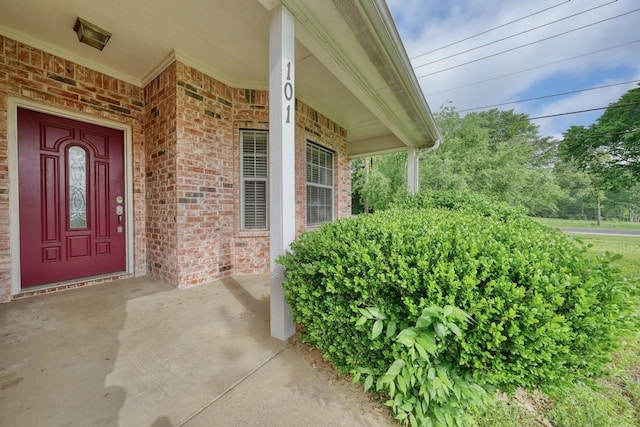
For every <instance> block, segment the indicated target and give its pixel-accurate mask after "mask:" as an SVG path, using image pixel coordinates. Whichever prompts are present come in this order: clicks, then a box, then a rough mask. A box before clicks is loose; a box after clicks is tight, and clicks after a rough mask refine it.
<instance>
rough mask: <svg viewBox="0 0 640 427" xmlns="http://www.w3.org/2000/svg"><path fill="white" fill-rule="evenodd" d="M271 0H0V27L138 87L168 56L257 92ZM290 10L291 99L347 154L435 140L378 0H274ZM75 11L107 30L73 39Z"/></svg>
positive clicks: (263, 79)
mask: <svg viewBox="0 0 640 427" xmlns="http://www.w3.org/2000/svg"><path fill="white" fill-rule="evenodd" d="M277 3H279V2H278V1H274V0H233V1H228V0H190V1H186V2H185V1H175V0H136V1H131V0H110V1H87V0H56V1H50V0H21V1H15V0H0V10H2V13H0V33H2V34H4V35H6V36H8V37H11V38H14V39H17V40H19V41H22V42H25V43H28V44H31V45H34V46H36V47H38V48H41V49H43V50H45V51H48V52H51V53H53V54H56V55H59V56H61V57H63V58H66V59H69V60H72V61H74V62H78V63H81V64H83V65H85V66H88V67H91V68H94V69H96V70H99V71H102V72H104V73H107V74H109V75H112V76H114V77H117V78H120V79H122V80H125V81H128V82H131V83H134V84H137V85H140V86H142V85H145V84H146V83H147V82H148V81H150V80H151V79H152V78H153V77H155V75H157V73H158V72H159V71H161V70H162V69H163V68H164V67H165V66H166V65H168V64H169V63H170V62H171V61H173V59H176V58H177V59H179V60H180V61H182V62H184V63H186V64H188V65H191V66H194V67H196V68H198V69H200V70H201V71H203V72H206V73H207V74H209V75H211V76H213V77H215V78H217V79H219V80H221V81H223V82H224V83H226V84H228V85H230V86H233V87H243V88H254V89H267V88H268V75H269V51H268V49H269V46H268V44H269V40H268V39H269V11H268V8H269V7H271V6H272V5H274V4H277ZM283 3H284V4H285V5H286V6H287V7H288V8H289V9H290V10H291V11H292V13H293V14H294V15H295V17H296V39H297V41H296V96H297V97H298V98H299V99H301V100H302V101H304V102H305V103H307V104H309V105H310V106H312V107H313V108H315V109H316V110H318V111H319V112H321V113H322V114H324V115H326V116H327V117H329V118H331V119H332V120H334V121H335V122H337V123H338V124H340V125H341V126H343V127H345V128H346V129H347V132H348V151H349V155H351V156H363V155H368V154H373V153H381V152H389V151H398V150H402V149H404V148H405V147H407V146H420V147H422V146H431V145H433V144H434V142H435V140H436V139H437V138H438V137H439V133H438V130H437V128H436V126H435V124H434V123H433V118H432V116H431V112H430V111H429V107H428V106H427V104H426V101H425V100H424V97H423V95H422V93H421V92H420V88H419V86H418V84H417V81H416V79H415V76H414V74H413V71H412V70H411V66H410V64H409V61H408V59H407V58H406V54H405V52H404V49H403V48H402V45H401V42H400V39H399V37H398V35H397V32H396V30H395V26H394V25H393V22H392V21H391V18H390V14H389V12H388V9H387V7H386V4H385V3H384V1H382V0H333V1H328V0H323V1H308V0H283ZM78 16H80V17H82V18H84V19H86V20H88V21H90V22H92V23H94V24H96V25H98V26H100V27H102V28H104V29H106V30H107V31H110V32H112V33H113V36H112V38H111V40H110V41H109V44H108V45H107V47H106V48H105V49H104V51H102V52H100V51H98V50H96V49H93V48H91V47H89V46H87V45H84V44H81V43H79V42H78V40H77V37H76V34H75V33H74V31H73V25H74V23H75V20H76V18H77V17H78Z"/></svg>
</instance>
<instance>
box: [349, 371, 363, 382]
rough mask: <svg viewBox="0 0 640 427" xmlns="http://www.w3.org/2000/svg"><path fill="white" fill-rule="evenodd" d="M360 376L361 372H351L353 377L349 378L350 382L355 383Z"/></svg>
mask: <svg viewBox="0 0 640 427" xmlns="http://www.w3.org/2000/svg"><path fill="white" fill-rule="evenodd" d="M361 376H362V373H361V372H356V373H355V374H353V379H352V380H351V382H352V383H353V384H355V383H357V382H358V381H360V377H361Z"/></svg>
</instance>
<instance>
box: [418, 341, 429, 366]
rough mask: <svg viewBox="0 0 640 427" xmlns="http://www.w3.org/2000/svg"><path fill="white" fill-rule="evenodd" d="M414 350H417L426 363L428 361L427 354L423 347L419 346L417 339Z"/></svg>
mask: <svg viewBox="0 0 640 427" xmlns="http://www.w3.org/2000/svg"><path fill="white" fill-rule="evenodd" d="M415 349H416V350H418V354H419V355H420V357H421V358H422V359H423V360H426V361H428V360H429V354H428V353H427V351H426V350H425V349H424V347H423V346H421V345H420V342H419V339H417V340H416V342H415Z"/></svg>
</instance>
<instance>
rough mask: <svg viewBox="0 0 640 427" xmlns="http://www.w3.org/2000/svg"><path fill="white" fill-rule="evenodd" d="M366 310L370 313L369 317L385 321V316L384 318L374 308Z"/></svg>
mask: <svg viewBox="0 0 640 427" xmlns="http://www.w3.org/2000/svg"><path fill="white" fill-rule="evenodd" d="M367 309H368V310H369V313H371V315H372V316H373V317H374V318H376V319H381V320H385V319H386V318H387V316H385V314H384V313H383V312H381V311H380V310H379V309H378V308H376V307H367Z"/></svg>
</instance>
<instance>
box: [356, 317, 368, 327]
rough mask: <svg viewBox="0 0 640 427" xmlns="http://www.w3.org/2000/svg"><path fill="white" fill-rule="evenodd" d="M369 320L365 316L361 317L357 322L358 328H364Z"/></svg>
mask: <svg viewBox="0 0 640 427" xmlns="http://www.w3.org/2000/svg"><path fill="white" fill-rule="evenodd" d="M367 320H369V319H367V318H366V317H365V316H360V318H359V319H358V321H357V322H356V326H362V325H364V324H365V323H367Z"/></svg>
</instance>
